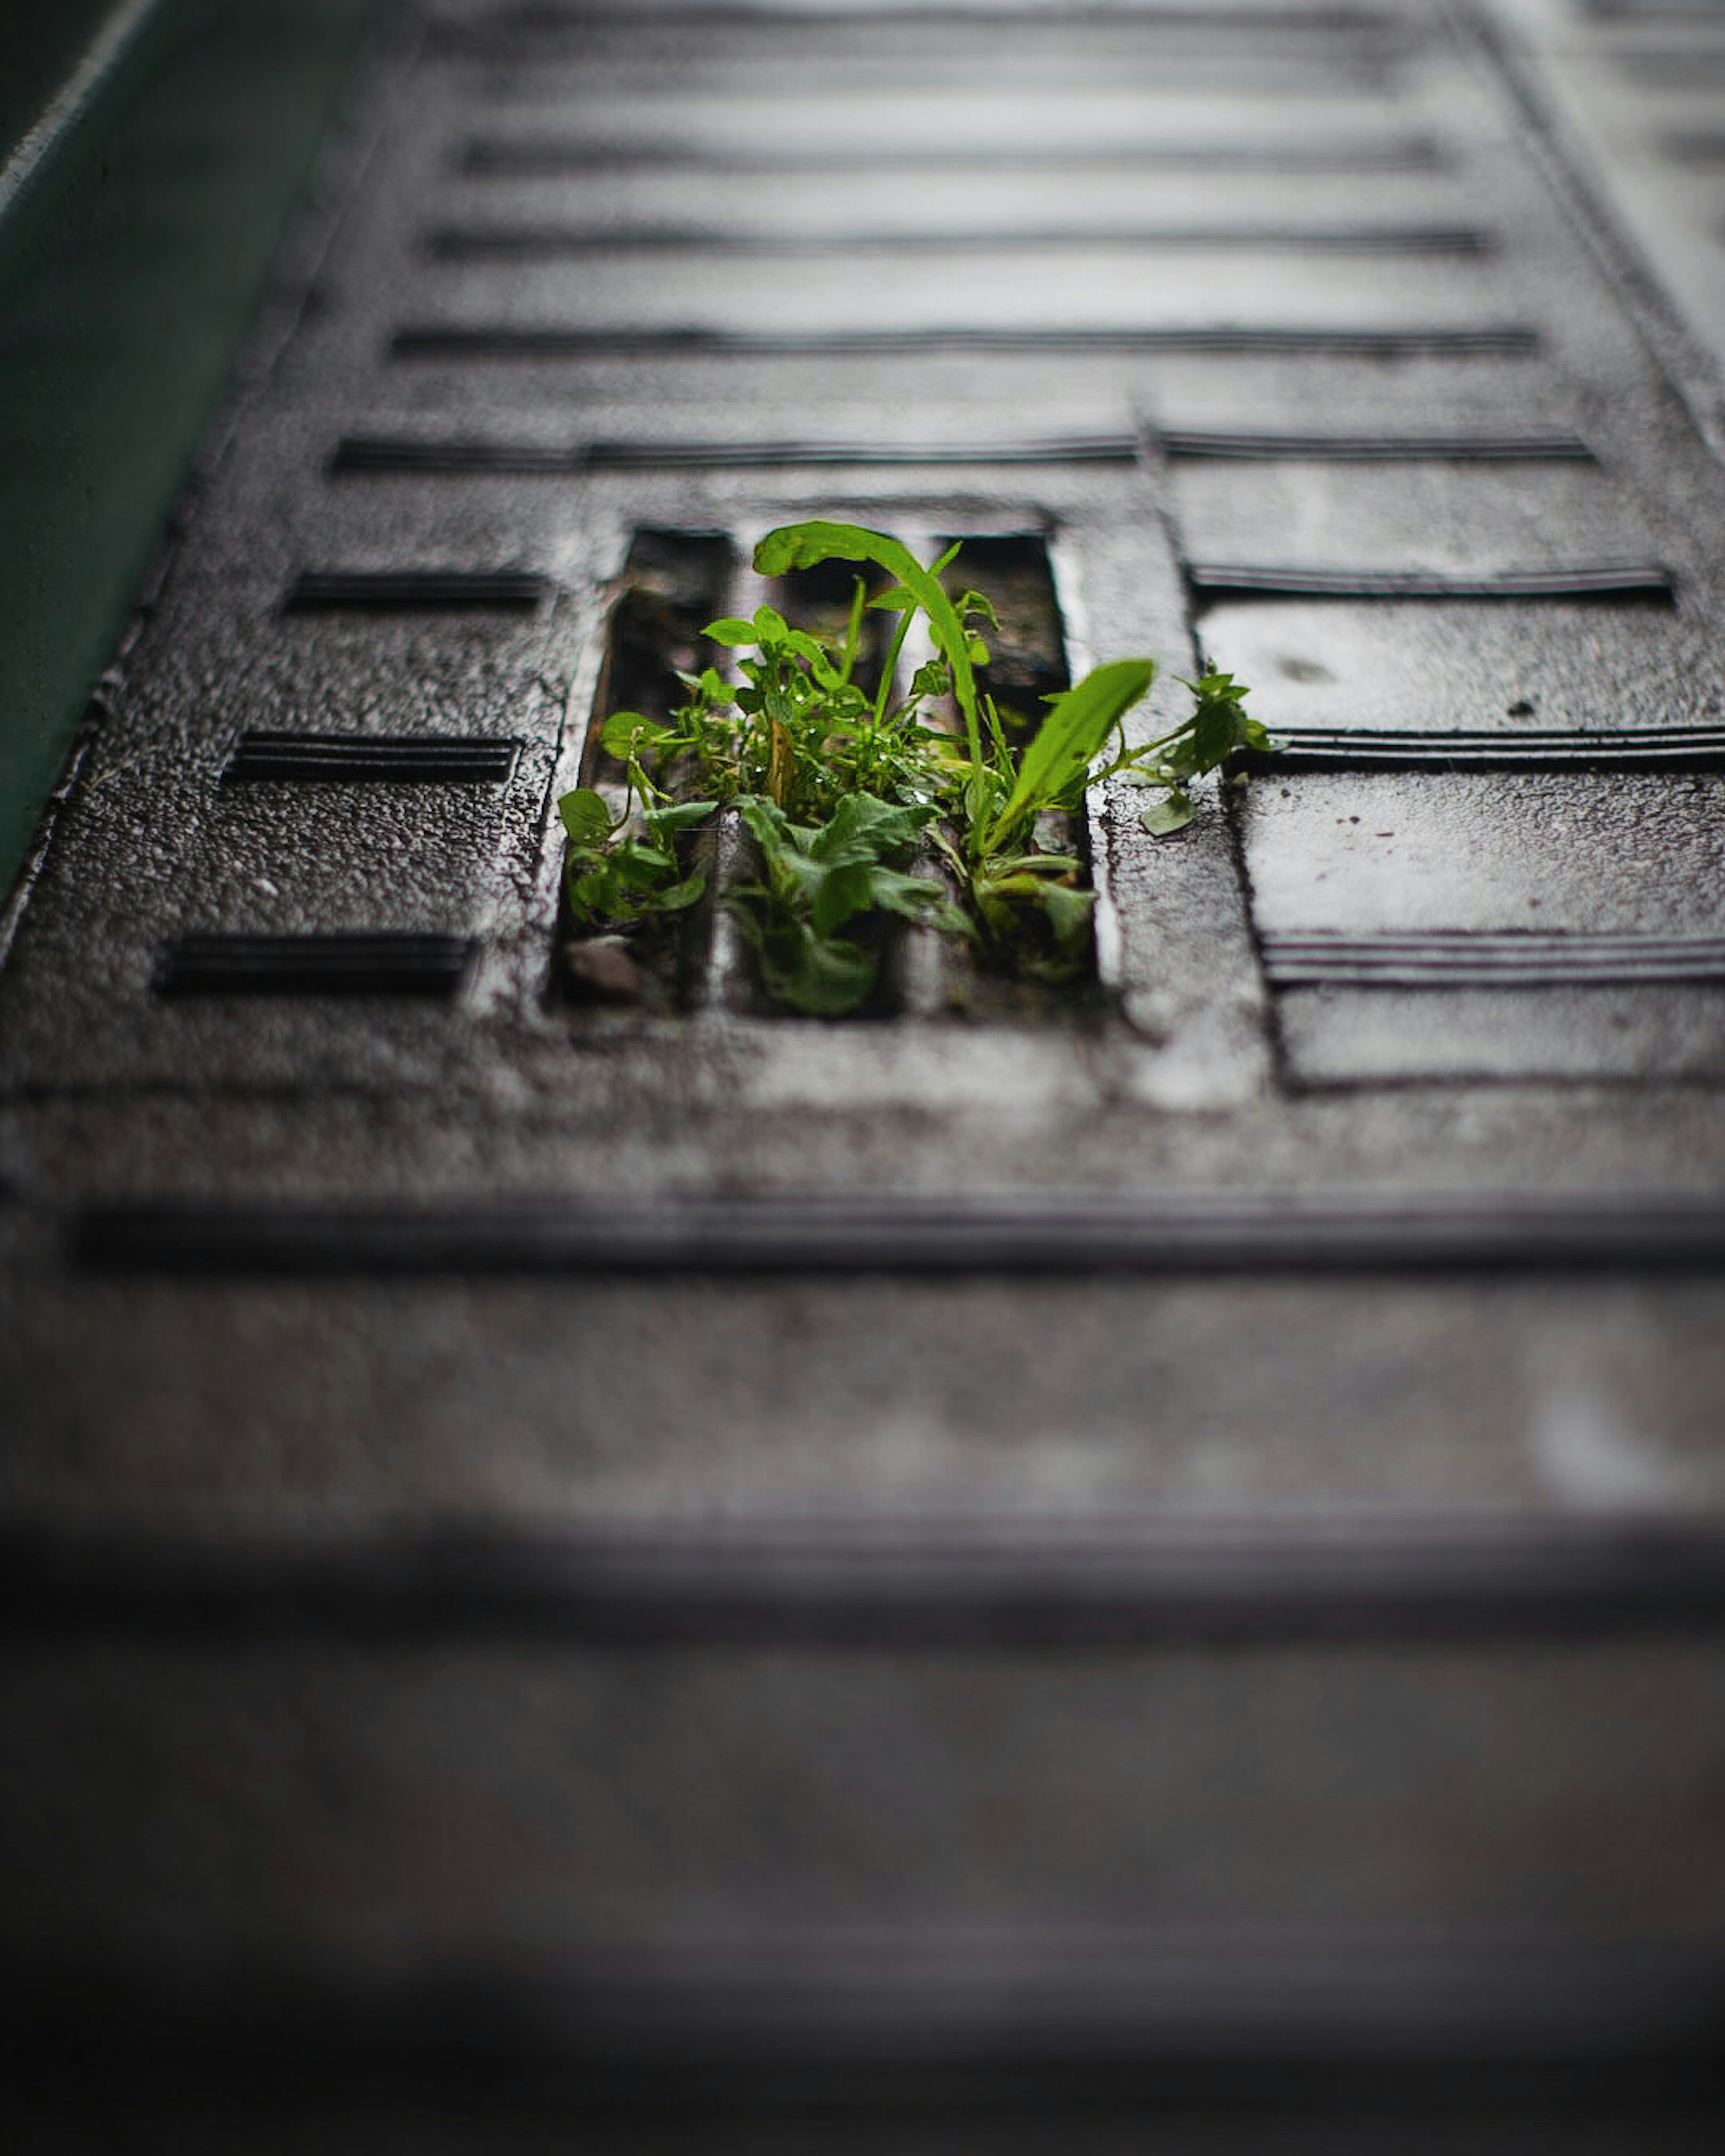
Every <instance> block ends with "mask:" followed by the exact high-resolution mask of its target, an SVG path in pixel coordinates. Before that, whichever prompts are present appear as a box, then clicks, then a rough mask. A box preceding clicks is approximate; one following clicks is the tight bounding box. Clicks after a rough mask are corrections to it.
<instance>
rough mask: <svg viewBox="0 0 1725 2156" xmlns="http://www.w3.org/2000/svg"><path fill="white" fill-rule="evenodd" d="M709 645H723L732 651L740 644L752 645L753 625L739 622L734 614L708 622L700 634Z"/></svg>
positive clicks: (754, 638) (749, 622) (748, 622)
mask: <svg viewBox="0 0 1725 2156" xmlns="http://www.w3.org/2000/svg"><path fill="white" fill-rule="evenodd" d="M701 634H702V635H703V636H704V637H706V639H708V640H709V641H710V642H711V643H713V644H726V645H728V646H729V647H730V648H732V649H735V648H736V647H737V645H738V644H753V643H754V642H755V641H756V640H757V639H756V636H755V624H753V622H752V621H741V620H739V619H737V616H736V615H735V614H734V613H727V614H723V615H721V617H720V619H718V620H717V621H710V622H709V623H708V624H707V625H706V628H705V629H702V631H701Z"/></svg>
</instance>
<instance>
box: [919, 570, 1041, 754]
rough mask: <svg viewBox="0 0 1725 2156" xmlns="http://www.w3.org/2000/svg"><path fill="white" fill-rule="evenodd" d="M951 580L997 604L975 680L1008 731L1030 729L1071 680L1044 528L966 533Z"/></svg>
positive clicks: (951, 583)
mask: <svg viewBox="0 0 1725 2156" xmlns="http://www.w3.org/2000/svg"><path fill="white" fill-rule="evenodd" d="M941 543H942V546H950V545H951V544H952V541H951V539H950V538H947V539H943V540H942V542H941ZM946 581H947V586H948V588H950V589H952V590H953V591H954V592H955V593H956V592H957V591H960V590H963V589H964V588H967V587H968V588H970V589H972V590H974V591H978V592H980V593H982V594H983V597H984V598H987V599H988V601H989V603H991V604H992V605H993V608H994V611H995V613H996V614H997V615H998V616H999V628H998V629H985V630H984V632H983V641H984V642H985V643H986V644H988V665H986V666H983V667H980V668H978V672H977V685H978V688H979V689H981V690H983V692H984V693H985V694H986V695H988V696H992V697H993V699H994V701H995V704H996V706H997V707H998V708H999V712H1000V716H1001V717H1002V718H1003V720H1004V721H1005V722H1006V726H1007V731H1009V733H1011V734H1013V735H1014V736H1023V735H1027V734H1029V733H1030V732H1033V731H1034V729H1035V727H1036V726H1037V724H1038V722H1039V721H1040V719H1041V717H1042V714H1043V699H1044V698H1045V697H1048V696H1059V695H1060V692H1061V690H1064V689H1068V688H1070V686H1071V680H1072V677H1071V674H1070V670H1069V669H1068V667H1067V665H1066V640H1065V624H1064V623H1063V622H1062V620H1061V619H1060V598H1059V596H1058V594H1057V593H1056V592H1055V581H1054V572H1053V570H1052V568H1051V567H1050V563H1049V558H1048V546H1047V542H1045V540H1044V538H1043V537H1042V536H1041V534H1040V532H1017V533H1012V534H1009V535H1007V536H1004V537H1000V538H989V539H967V540H965V542H963V552H962V553H961V554H960V555H959V557H958V559H957V562H954V564H953V565H952V568H951V569H950V570H949V571H948V572H947V578H946Z"/></svg>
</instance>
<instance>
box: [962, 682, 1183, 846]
mask: <svg viewBox="0 0 1725 2156" xmlns="http://www.w3.org/2000/svg"><path fill="white" fill-rule="evenodd" d="M1155 678H1156V663H1155V661H1154V660H1150V659H1116V660H1110V661H1109V663H1108V664H1107V665H1105V666H1098V667H1096V668H1094V669H1093V670H1091V672H1090V673H1088V674H1086V675H1085V677H1084V679H1083V680H1081V681H1080V682H1078V683H1076V685H1074V686H1073V687H1072V688H1070V689H1068V690H1065V693H1064V694H1063V695H1061V696H1057V697H1056V698H1055V701H1054V702H1053V703H1052V704H1051V705H1050V707H1049V711H1048V716H1046V717H1045V719H1044V720H1043V721H1042V724H1041V725H1040V726H1039V727H1038V728H1037V730H1036V733H1035V736H1034V738H1033V739H1032V741H1031V742H1030V744H1029V747H1027V748H1026V749H1025V751H1024V756H1023V757H1022V758H1021V760H1020V762H1019V773H1018V782H1017V783H1016V784H1015V785H1014V788H1013V789H1012V792H1011V793H1010V794H1009V795H1008V797H1007V800H1006V805H1005V806H1004V808H1002V809H1001V811H1000V813H999V815H998V816H997V817H996V818H995V819H994V820H993V824H992V825H991V826H990V827H989V829H988V837H987V839H986V840H985V842H984V844H985V850H988V849H992V848H993V846H995V845H997V844H999V840H1000V839H1001V837H1002V835H1003V834H1004V832H1006V831H1007V830H1009V829H1011V827H1012V826H1013V825H1014V824H1016V823H1018V822H1019V819H1021V818H1023V817H1024V816H1027V815H1032V814H1034V813H1035V812H1036V811H1037V810H1038V809H1039V808H1050V807H1052V806H1053V805H1054V803H1055V802H1057V801H1059V800H1060V799H1061V798H1063V796H1065V794H1066V793H1068V792H1069V791H1070V789H1071V788H1072V787H1073V786H1074V785H1076V784H1077V783H1080V782H1081V780H1082V778H1083V777H1084V774H1085V773H1086V772H1087V771H1088V770H1089V769H1090V767H1091V762H1092V761H1093V760H1094V758H1095V757H1096V754H1097V752H1098V751H1099V750H1100V749H1101V746H1102V744H1103V742H1105V741H1106V740H1107V738H1108V736H1109V734H1110V732H1111V731H1112V729H1113V728H1114V726H1116V725H1117V723H1118V721H1119V720H1120V718H1121V716H1122V713H1123V712H1125V711H1129V710H1130V709H1131V707H1132V705H1134V704H1135V703H1137V701H1138V699H1139V698H1140V697H1141V696H1142V695H1143V694H1144V693H1145V691H1146V690H1147V689H1148V688H1149V686H1150V684H1151V683H1152V681H1153V680H1155Z"/></svg>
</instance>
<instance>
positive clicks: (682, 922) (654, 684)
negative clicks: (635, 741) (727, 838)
mask: <svg viewBox="0 0 1725 2156" xmlns="http://www.w3.org/2000/svg"><path fill="white" fill-rule="evenodd" d="M736 567H737V555H736V549H735V547H734V546H733V544H732V541H731V539H730V537H729V536H728V534H726V533H725V532H722V531H676V530H673V529H670V528H668V527H661V526H641V527H640V528H639V529H638V530H637V531H635V533H634V536H633V538H632V539H631V541H630V542H629V553H628V556H627V557H626V558H625V560H624V567H623V572H622V575H621V577H620V579H619V583H620V589H619V593H618V598H617V601H616V603H615V604H614V607H613V608H612V609H611V615H610V619H609V621H608V624H607V627H606V633H605V654H604V660H603V666H602V668H601V670H600V675H599V684H598V693H597V694H596V696H595V697H594V700H593V714H592V718H591V721H590V723H589V725H588V733H587V738H586V741H585V742H584V743H583V749H582V758H581V783H582V784H583V786H588V787H593V788H598V790H599V791H600V792H601V793H603V795H604V796H605V798H606V800H607V802H608V804H609V805H610V807H611V813H612V814H613V815H614V816H615V815H617V814H619V813H620V811H621V809H622V808H623V805H624V798H625V795H626V791H627V773H626V770H625V767H624V764H623V763H622V762H620V761H619V759H618V758H617V757H614V756H612V755H610V754H609V753H608V752H607V751H606V749H605V747H604V746H603V738H602V737H603V731H604V727H605V724H606V721H608V720H609V719H611V718H613V717H614V716H616V715H617V714H618V713H619V712H622V711H639V713H640V714H641V715H642V716H643V717H644V718H646V719H649V720H651V721H663V720H665V719H666V718H668V717H669V716H670V714H671V712H672V711H675V709H676V708H677V707H678V706H680V705H681V704H682V703H684V702H685V700H686V697H687V694H688V691H687V690H686V689H685V685H684V684H683V683H682V682H681V681H680V680H679V679H678V676H679V675H680V674H698V673H700V672H701V670H702V669H703V668H705V667H707V666H710V665H715V664H716V662H717V661H718V660H719V659H720V658H721V656H722V654H721V649H720V648H719V646H717V645H716V644H712V643H711V642H709V641H708V640H707V639H706V637H704V636H703V635H702V634H701V632H702V630H703V629H705V628H706V625H707V624H708V623H709V622H711V621H712V620H714V619H716V618H717V617H718V616H719V615H721V614H722V613H724V611H725V604H726V599H727V598H728V597H729V594H730V590H731V585H732V578H733V577H734V574H735V572H736ZM675 843H676V848H677V853H678V858H679V860H680V864H681V865H682V867H683V868H684V870H685V873H687V874H689V875H695V874H696V873H699V874H700V875H702V876H703V877H704V878H705V880H706V885H707V890H706V892H705V893H704V894H703V896H702V900H701V902H700V903H698V904H696V905H694V906H690V907H688V908H685V909H682V910H680V911H675V912H671V913H665V914H657V915H649V916H646V917H645V918H644V919H643V920H641V921H637V922H635V923H634V924H633V925H632V926H631V927H629V931H628V932H627V933H626V934H625V935H613V934H609V933H607V932H604V931H603V928H601V927H596V926H594V925H593V924H590V923H587V922H583V921H578V919H577V916H576V915H575V912H574V911H573V909H572V901H571V899H570V896H569V891H568V886H567V880H564V881H563V882H562V884H560V886H559V893H558V901H557V947H556V956H555V959H554V962H553V964H552V993H554V994H555V995H558V996H561V997H562V998H567V999H569V1000H572V1001H573V1002H576V1003H579V1004H598V1005H615V1006H619V1007H621V1008H631V1009H646V1010H649V1011H653V1012H663V1011H666V1010H670V1009H676V1008H682V1007H686V1006H688V1005H689V1004H692V1003H694V1002H696V1001H697V1000H699V998H700V996H701V987H702V983H703V981H704V979H705V977H706V973H707V971H708V947H709V944H710V942H711V935H712V926H713V915H712V905H711V886H712V884H713V881H714V879H715V873H716V834H715V833H714V832H713V830H711V829H706V830H695V831H690V832H686V833H684V834H680V836H679V837H678V839H677V840H676V842H675Z"/></svg>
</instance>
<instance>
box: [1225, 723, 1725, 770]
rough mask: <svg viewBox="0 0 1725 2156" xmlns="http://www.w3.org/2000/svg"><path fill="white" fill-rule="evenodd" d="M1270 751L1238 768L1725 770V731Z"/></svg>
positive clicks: (1392, 741) (1321, 741)
mask: <svg viewBox="0 0 1725 2156" xmlns="http://www.w3.org/2000/svg"><path fill="white" fill-rule="evenodd" d="M1232 762H1233V766H1234V767H1235V768H1236V769H1240V770H1246V771H1259V772H1266V773H1267V772H1291V771H1294V772H1298V771H1725V726H1658V727H1648V728H1646V729H1645V730H1641V729H1637V730H1635V731H1630V732H1625V733H1615V734H1604V733H1584V732H1580V731H1548V732H1528V733H1519V732H1517V733H1510V732H1496V731H1494V732H1455V733H1416V732H1414V731H1399V730H1394V729H1389V728H1385V729H1384V730H1382V731H1376V730H1373V729H1369V728H1364V727H1362V728H1358V729H1355V728H1352V727H1346V726H1285V727H1281V728H1280V729H1279V730H1278V731H1277V733H1276V747H1275V749H1273V750H1271V751H1270V752H1260V751H1257V750H1255V749H1246V750H1243V751H1241V752H1240V754H1239V755H1238V756H1237V757H1235V758H1233V759H1232Z"/></svg>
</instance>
